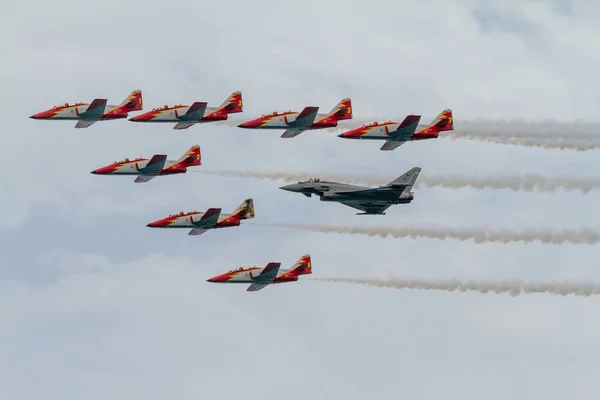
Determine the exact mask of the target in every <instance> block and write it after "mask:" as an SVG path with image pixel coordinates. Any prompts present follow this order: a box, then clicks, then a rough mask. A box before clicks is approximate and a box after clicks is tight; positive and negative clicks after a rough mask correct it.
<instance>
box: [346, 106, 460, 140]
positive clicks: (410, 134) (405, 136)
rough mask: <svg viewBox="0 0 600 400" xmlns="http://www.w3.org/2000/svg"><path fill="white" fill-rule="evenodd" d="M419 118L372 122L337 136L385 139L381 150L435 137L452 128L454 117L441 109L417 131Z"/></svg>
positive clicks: (448, 110)
mask: <svg viewBox="0 0 600 400" xmlns="http://www.w3.org/2000/svg"><path fill="white" fill-rule="evenodd" d="M420 120H421V116H420V115H409V116H407V117H406V118H405V119H404V121H402V122H392V121H390V122H383V123H380V122H373V123H372V124H368V125H363V126H361V127H360V128H356V129H353V130H351V131H348V132H344V133H342V134H341V135H338V137H341V138H344V139H366V140H385V143H384V144H383V146H381V150H394V149H395V148H396V147H398V146H400V145H402V144H404V143H406V142H408V141H411V140H424V139H435V138H437V137H438V134H439V133H440V132H443V131H451V130H454V119H453V117H452V110H450V109H447V110H444V111H442V112H441V113H440V114H439V115H438V116H437V117H436V118H435V119H434V120H433V121H432V122H431V124H429V126H427V127H425V128H423V129H421V130H420V131H418V132H417V131H416V130H417V126H418V124H419V121H420Z"/></svg>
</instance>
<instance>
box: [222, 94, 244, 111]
mask: <svg viewBox="0 0 600 400" xmlns="http://www.w3.org/2000/svg"><path fill="white" fill-rule="evenodd" d="M219 109H220V110H223V111H225V112H226V113H227V114H235V113H241V112H242V111H243V110H244V103H243V101H242V92H240V91H237V92H233V93H231V95H230V96H229V97H228V98H227V99H226V100H225V101H224V102H223V103H221V105H220V106H219Z"/></svg>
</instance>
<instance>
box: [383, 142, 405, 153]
mask: <svg viewBox="0 0 600 400" xmlns="http://www.w3.org/2000/svg"><path fill="white" fill-rule="evenodd" d="M404 143H406V140H387V141H386V142H385V143H384V144H383V146H381V149H380V150H384V151H386V150H394V149H395V148H396V147H400V146H402V145H403V144H404Z"/></svg>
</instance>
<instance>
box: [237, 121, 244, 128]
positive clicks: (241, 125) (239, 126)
mask: <svg viewBox="0 0 600 400" xmlns="http://www.w3.org/2000/svg"><path fill="white" fill-rule="evenodd" d="M237 127H238V128H245V127H246V123H245V122H243V123H241V124H239V125H238V126H237Z"/></svg>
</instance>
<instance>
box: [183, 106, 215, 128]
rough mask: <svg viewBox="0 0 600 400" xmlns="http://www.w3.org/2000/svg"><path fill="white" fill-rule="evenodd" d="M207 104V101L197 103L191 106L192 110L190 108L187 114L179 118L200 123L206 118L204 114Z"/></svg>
mask: <svg viewBox="0 0 600 400" xmlns="http://www.w3.org/2000/svg"><path fill="white" fill-rule="evenodd" d="M207 104H208V103H206V102H205V101H203V102H200V101H196V102H195V103H194V104H192V105H191V106H190V108H188V110H187V112H186V113H185V114H183V115H180V116H179V119H182V120H184V121H190V120H194V121H200V120H201V119H202V117H204V113H205V112H206V105H207ZM190 126H191V125H190Z"/></svg>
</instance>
